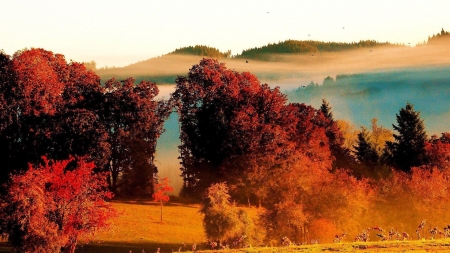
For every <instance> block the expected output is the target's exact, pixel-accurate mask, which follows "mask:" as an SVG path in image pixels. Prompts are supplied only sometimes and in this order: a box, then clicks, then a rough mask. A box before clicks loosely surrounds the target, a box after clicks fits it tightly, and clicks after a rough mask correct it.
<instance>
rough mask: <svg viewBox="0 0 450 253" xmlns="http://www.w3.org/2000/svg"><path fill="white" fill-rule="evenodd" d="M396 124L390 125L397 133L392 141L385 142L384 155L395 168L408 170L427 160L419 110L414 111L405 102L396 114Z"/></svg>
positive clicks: (425, 139) (424, 135)
mask: <svg viewBox="0 0 450 253" xmlns="http://www.w3.org/2000/svg"><path fill="white" fill-rule="evenodd" d="M396 117H397V124H398V125H394V124H393V125H392V126H393V128H394V130H395V131H397V132H398V134H394V141H393V142H390V141H388V142H386V149H387V150H386V152H385V154H386V157H387V159H388V162H389V163H390V164H391V165H392V166H394V167H395V168H396V169H399V170H402V171H405V172H409V171H410V170H411V168H412V167H418V166H421V165H423V164H425V163H426V162H427V156H426V150H425V142H426V141H427V135H426V132H425V126H424V123H423V120H422V119H421V118H420V112H416V111H415V110H414V107H413V105H412V104H410V103H407V104H406V107H405V108H402V109H400V113H399V114H397V115H396Z"/></svg>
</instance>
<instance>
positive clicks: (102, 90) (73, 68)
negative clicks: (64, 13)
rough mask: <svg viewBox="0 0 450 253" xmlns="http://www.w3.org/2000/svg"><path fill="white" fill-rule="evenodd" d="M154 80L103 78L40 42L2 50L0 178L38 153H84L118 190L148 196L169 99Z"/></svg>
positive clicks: (55, 156) (35, 158)
mask: <svg viewBox="0 0 450 253" xmlns="http://www.w3.org/2000/svg"><path fill="white" fill-rule="evenodd" d="M157 95H158V88H157V86H156V84H155V83H152V82H145V81H142V82H141V83H139V84H138V85H136V84H134V80H133V79H132V78H129V79H126V80H124V81H120V82H119V81H116V80H114V79H111V80H108V81H107V82H106V84H105V85H104V86H102V85H101V84H100V78H99V77H98V76H97V75H96V74H95V73H94V72H92V71H89V70H87V69H86V68H85V66H84V65H83V64H80V63H76V62H70V63H67V62H66V60H65V59H64V56H63V55H60V54H53V53H52V52H50V51H46V50H43V49H30V50H23V51H19V52H17V53H15V54H14V55H13V56H12V57H9V56H8V55H5V54H4V53H0V107H1V115H0V141H1V143H2V145H1V152H0V153H1V154H0V157H1V160H2V161H4V162H3V166H2V168H1V171H0V181H1V182H2V183H4V182H6V181H7V180H8V178H9V174H10V173H12V172H15V171H16V172H18V171H22V170H24V169H26V168H27V166H28V164H29V163H31V164H38V163H40V162H41V157H42V156H46V157H48V159H53V160H63V159H68V157H69V156H77V157H78V156H86V157H88V159H89V160H90V161H93V162H94V163H95V165H96V166H97V169H98V170H99V171H109V172H110V175H109V177H108V184H109V188H110V190H111V191H113V192H114V193H119V192H120V193H127V192H128V193H131V192H132V193H133V195H136V194H138V195H145V194H147V195H149V196H151V194H152V193H153V192H152V189H151V188H152V185H153V178H154V175H155V173H156V172H157V170H156V166H155V165H154V163H153V159H154V153H155V146H156V140H157V138H158V137H159V136H160V135H161V133H162V132H163V128H162V126H163V122H164V120H165V118H166V117H167V116H168V114H169V113H170V106H169V105H168V104H167V103H166V102H164V101H157V100H155V97H156V96H157Z"/></svg>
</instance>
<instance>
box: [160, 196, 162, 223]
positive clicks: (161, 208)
mask: <svg viewBox="0 0 450 253" xmlns="http://www.w3.org/2000/svg"><path fill="white" fill-rule="evenodd" d="M160 203H161V224H162V201H160Z"/></svg>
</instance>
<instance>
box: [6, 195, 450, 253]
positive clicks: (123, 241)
mask: <svg viewBox="0 0 450 253" xmlns="http://www.w3.org/2000/svg"><path fill="white" fill-rule="evenodd" d="M113 206H114V207H115V208H116V209H117V210H119V212H122V215H121V216H120V217H118V218H116V219H115V220H114V223H115V226H114V227H113V228H112V229H110V230H108V231H103V232H101V233H99V234H98V235H97V236H96V237H93V238H81V239H80V242H79V244H78V248H77V251H76V252H80V253H81V252H83V253H91V252H99V253H128V252H129V251H130V250H131V251H132V252H133V253H136V252H137V253H140V252H142V250H143V249H144V250H145V252H147V253H152V252H156V251H157V249H158V248H160V250H161V252H169V253H170V252H172V250H173V251H174V252H178V250H179V249H180V247H181V251H183V252H186V251H191V250H192V248H191V247H192V244H194V243H195V244H197V250H198V252H213V251H210V250H208V247H207V245H206V236H205V234H204V231H203V227H202V216H201V214H200V213H199V212H198V211H199V208H200V206H199V205H197V204H180V203H169V204H166V205H164V206H163V223H162V224H161V223H160V206H159V205H158V204H157V203H153V202H148V201H143V202H138V201H120V202H119V201H116V202H114V203H113ZM245 210H246V211H247V212H248V213H249V215H250V216H251V217H256V216H257V214H258V211H259V209H257V208H245ZM87 239H90V241H89V242H88V241H87ZM184 244H185V245H186V246H184ZM10 251H11V249H10V247H8V246H7V245H6V243H2V242H0V252H10ZM214 252H217V250H216V251H214ZM223 252H230V253H231V252H234V253H259V252H261V253H269V252H450V239H437V240H421V241H416V240H411V241H383V242H382V241H372V242H350V241H347V242H343V243H333V244H315V245H300V246H290V247H266V246H262V247H251V248H245V249H232V250H225V251H223Z"/></svg>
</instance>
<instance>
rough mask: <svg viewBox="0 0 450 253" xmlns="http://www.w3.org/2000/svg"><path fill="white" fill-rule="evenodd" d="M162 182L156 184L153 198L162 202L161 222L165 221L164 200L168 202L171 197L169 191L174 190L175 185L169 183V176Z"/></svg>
mask: <svg viewBox="0 0 450 253" xmlns="http://www.w3.org/2000/svg"><path fill="white" fill-rule="evenodd" d="M161 181H162V182H160V183H158V184H156V185H155V193H154V194H153V199H154V200H155V201H158V202H159V203H160V204H161V223H162V222H163V213H162V206H163V202H168V201H169V199H170V197H169V196H168V195H167V193H169V192H173V187H172V186H170V185H169V183H170V182H169V179H168V178H167V177H165V178H163V179H162V180H161Z"/></svg>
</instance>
